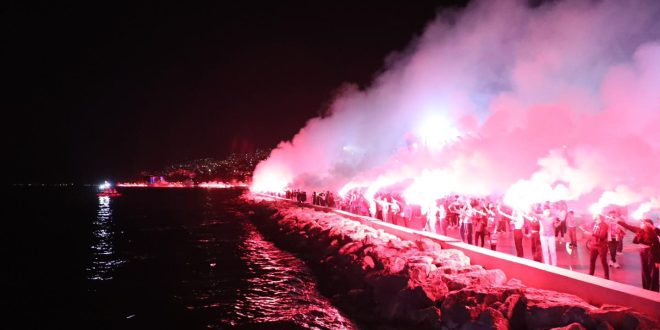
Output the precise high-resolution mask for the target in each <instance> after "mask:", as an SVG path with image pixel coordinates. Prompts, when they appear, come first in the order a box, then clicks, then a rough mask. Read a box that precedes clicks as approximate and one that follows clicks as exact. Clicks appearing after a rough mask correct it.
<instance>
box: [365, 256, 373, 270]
mask: <svg viewBox="0 0 660 330" xmlns="http://www.w3.org/2000/svg"><path fill="white" fill-rule="evenodd" d="M374 268H376V263H375V262H374V259H372V258H371V257H370V256H364V258H362V269H364V270H370V269H374Z"/></svg>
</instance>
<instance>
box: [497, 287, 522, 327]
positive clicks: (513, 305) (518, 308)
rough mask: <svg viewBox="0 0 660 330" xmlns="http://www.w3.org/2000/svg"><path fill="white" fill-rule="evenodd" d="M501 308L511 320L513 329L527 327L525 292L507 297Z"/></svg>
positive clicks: (510, 323)
mask: <svg viewBox="0 0 660 330" xmlns="http://www.w3.org/2000/svg"><path fill="white" fill-rule="evenodd" d="M500 310H501V311H502V314H503V315H504V316H505V317H506V318H507V319H508V320H509V325H510V326H511V328H512V329H525V328H526V323H527V321H526V316H527V298H526V297H525V296H524V295H523V294H512V295H510V296H509V297H507V298H506V301H505V302H504V304H503V305H502V306H501V307H500Z"/></svg>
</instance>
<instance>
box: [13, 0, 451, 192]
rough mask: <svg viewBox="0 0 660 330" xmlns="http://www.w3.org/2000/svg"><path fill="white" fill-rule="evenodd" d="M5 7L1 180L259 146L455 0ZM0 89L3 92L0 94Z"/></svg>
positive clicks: (101, 170) (55, 176)
mask: <svg viewBox="0 0 660 330" xmlns="http://www.w3.org/2000/svg"><path fill="white" fill-rule="evenodd" d="M228 3H231V2H227V3H225V2H220V1H216V2H213V3H206V4H185V5H184V4H182V3H180V4H176V5H172V4H163V3H160V2H153V3H148V4H144V3H143V4H136V3H132V4H127V5H120V4H117V3H115V2H103V3H98V2H95V1H90V2H89V4H87V5H82V4H75V5H65V4H62V3H60V2H55V1H54V2H44V3H41V4H39V3H23V2H14V3H9V4H8V5H4V8H3V9H2V12H1V14H0V25H1V30H2V32H1V33H2V43H3V46H2V48H3V52H4V53H5V54H4V55H5V60H4V63H3V64H4V65H3V67H4V68H5V69H4V70H3V71H4V73H3V78H4V79H3V80H4V81H5V84H4V85H5V88H4V92H3V101H2V102H3V104H2V108H3V114H4V117H5V119H4V120H3V122H4V126H5V127H6V129H5V130H4V131H5V134H7V135H8V136H7V137H6V138H5V139H4V140H5V141H9V147H10V148H9V149H10V151H9V152H8V153H5V155H8V157H7V158H6V159H7V164H8V165H9V171H10V178H11V179H10V181H12V183H27V182H47V183H56V182H77V183H88V182H91V183H94V182H96V181H98V180H101V179H106V178H109V179H122V178H127V177H134V176H135V175H137V174H138V173H139V171H141V170H155V169H160V168H162V167H163V166H165V165H169V164H173V163H177V162H182V161H185V160H190V159H197V158H204V157H214V158H218V159H221V158H224V157H225V156H226V155H227V154H228V153H231V152H243V151H251V150H253V149H254V148H272V147H274V146H276V145H277V143H278V142H279V141H281V140H287V139H290V138H291V137H292V136H293V135H294V134H295V133H296V132H297V131H298V130H299V129H300V128H301V127H302V126H303V125H304V123H305V122H306V121H307V120H308V119H310V118H312V117H315V116H316V115H318V113H320V112H321V111H322V110H324V109H325V108H326V107H327V105H328V103H329V102H330V101H331V100H332V97H333V95H334V93H336V91H337V90H338V88H340V87H341V86H342V84H343V83H356V84H358V85H359V86H368V84H369V83H370V82H371V80H372V79H373V78H374V76H375V75H376V74H378V72H379V71H380V70H382V69H383V67H384V63H385V60H386V58H387V57H388V55H391V54H392V53H393V52H397V51H402V50H404V49H405V47H406V45H408V44H409V43H410V42H411V41H412V40H413V39H414V37H415V36H418V35H419V34H420V33H421V32H422V31H423V29H424V26H425V25H426V24H427V23H428V22H429V21H430V20H432V19H433V18H434V17H435V14H436V12H437V10H438V9H439V8H444V7H455V6H459V7H460V6H464V4H463V1H450V2H447V1H444V2H443V1H415V2H414V3H408V2H404V1H401V2H398V3H395V2H382V3H381V2H375V1H372V2H360V3H350V2H333V3H332V4H322V3H317V2H314V3H313V4H312V3H310V4H307V5H301V4H296V5H285V4H281V3H279V2H272V3H271V4H268V5H264V4H256V3H255V4H251V3H247V2H245V3H243V2H241V4H240V5H239V4H237V3H238V2H236V3H233V4H228ZM7 86H9V87H7Z"/></svg>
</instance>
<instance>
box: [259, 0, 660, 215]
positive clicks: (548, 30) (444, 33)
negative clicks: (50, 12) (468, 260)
mask: <svg viewBox="0 0 660 330" xmlns="http://www.w3.org/2000/svg"><path fill="white" fill-rule="evenodd" d="M391 58H393V60H390V61H389V62H388V65H387V67H386V68H385V70H384V71H383V73H381V74H380V75H379V76H378V77H376V78H375V79H374V81H373V83H372V85H371V86H370V87H368V88H366V89H362V90H361V89H358V88H356V87H354V86H351V85H347V86H345V87H344V89H342V91H341V92H340V93H339V94H338V96H337V97H336V98H335V100H334V101H333V102H332V104H331V106H330V107H329V108H328V109H327V111H326V114H325V115H324V116H323V117H318V118H314V119H311V120H310V121H309V122H308V123H307V124H306V125H305V127H303V128H302V129H301V130H300V131H299V132H298V133H297V134H296V135H295V136H294V137H293V138H292V140H291V141H284V142H281V143H280V144H279V145H278V146H277V148H276V149H274V150H273V151H272V153H271V155H270V157H269V158H268V159H266V160H265V161H263V162H262V163H260V164H259V165H258V166H257V168H256V170H255V173H254V177H253V182H252V189H253V190H260V191H281V190H283V189H284V188H286V187H289V188H299V189H305V190H308V191H311V190H333V191H340V190H341V189H342V188H344V190H345V189H348V188H352V187H365V188H369V189H370V191H372V192H375V191H378V190H381V189H397V190H399V191H401V192H405V195H406V198H408V199H411V200H421V199H424V198H429V196H431V197H435V198H438V197H442V196H444V195H447V194H453V193H459V194H467V195H472V196H487V195H502V196H504V198H505V201H507V203H509V204H512V205H517V206H520V207H524V206H526V205H529V204H531V203H535V202H542V201H545V200H569V201H574V202H576V203H581V204H580V205H587V206H588V205H592V204H593V205H592V209H593V210H592V211H597V210H598V209H599V208H601V209H602V207H605V206H607V205H610V204H615V205H621V206H629V207H637V206H643V207H645V208H649V207H650V206H653V207H658V206H659V204H660V203H658V202H657V201H658V200H660V174H659V173H660V2H658V1H654V0H648V1H646V0H633V1H613V0H612V1H607V0H605V1H557V2H551V3H547V4H543V5H540V6H536V7H533V8H532V7H529V6H528V5H527V4H526V3H525V2H523V1H476V2H473V3H471V4H470V5H469V6H468V7H467V8H466V9H465V10H463V11H460V12H441V13H439V14H438V16H437V17H436V19H435V20H433V21H432V22H430V23H429V24H428V25H427V27H426V29H425V31H424V33H423V34H422V35H421V36H420V37H419V38H417V39H416V40H414V41H413V42H412V43H411V44H410V46H409V47H408V48H407V49H406V50H405V51H404V52H402V53H400V54H395V56H391ZM594 205H595V206H594Z"/></svg>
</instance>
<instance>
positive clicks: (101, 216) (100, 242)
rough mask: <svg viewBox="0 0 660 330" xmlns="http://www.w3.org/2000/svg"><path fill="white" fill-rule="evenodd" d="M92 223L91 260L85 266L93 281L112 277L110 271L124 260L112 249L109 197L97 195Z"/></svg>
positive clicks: (112, 231) (112, 236) (112, 235)
mask: <svg viewBox="0 0 660 330" xmlns="http://www.w3.org/2000/svg"><path fill="white" fill-rule="evenodd" d="M92 225H93V235H94V238H93V241H92V246H91V250H92V262H91V266H90V267H88V268H87V273H88V276H87V278H88V279H90V280H94V281H107V280H111V279H112V273H113V271H114V269H115V268H117V266H118V265H120V264H122V263H123V262H124V261H123V260H121V259H119V258H118V257H117V255H116V253H115V249H114V243H113V239H114V230H113V222H112V207H111V206H110V197H107V196H104V197H99V208H98V211H97V213H96V219H95V220H94V222H93V223H92Z"/></svg>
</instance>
